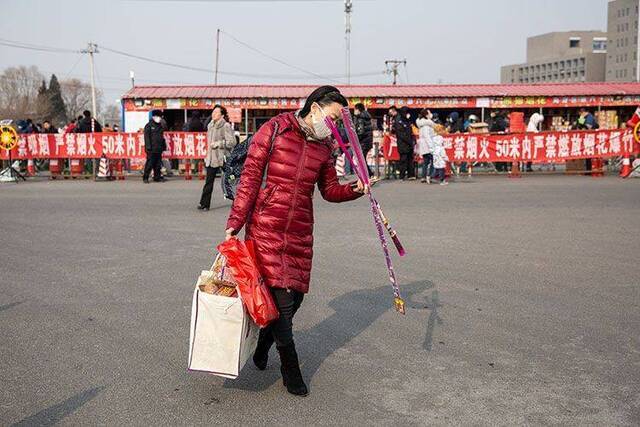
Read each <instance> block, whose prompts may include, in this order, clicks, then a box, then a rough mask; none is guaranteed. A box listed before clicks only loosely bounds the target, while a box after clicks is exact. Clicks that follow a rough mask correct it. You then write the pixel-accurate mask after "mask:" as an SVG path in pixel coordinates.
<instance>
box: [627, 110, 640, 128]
mask: <svg viewBox="0 0 640 427" xmlns="http://www.w3.org/2000/svg"><path fill="white" fill-rule="evenodd" d="M639 122H640V107H638V108H636V112H635V113H633V116H631V118H630V119H629V120H628V121H627V127H628V128H630V129H634V128H635V127H636V125H637V124H638V123H639Z"/></svg>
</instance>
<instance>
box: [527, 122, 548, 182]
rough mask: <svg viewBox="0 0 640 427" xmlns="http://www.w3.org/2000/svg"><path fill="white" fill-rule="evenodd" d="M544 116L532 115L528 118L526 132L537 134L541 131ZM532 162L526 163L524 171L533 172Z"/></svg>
mask: <svg viewBox="0 0 640 427" xmlns="http://www.w3.org/2000/svg"><path fill="white" fill-rule="evenodd" d="M543 121H544V116H543V115H542V114H540V113H533V114H532V115H531V117H530V118H529V124H528V125H527V132H532V133H538V132H540V131H541V130H542V122H543ZM532 165H533V162H527V163H526V171H527V172H533V167H532Z"/></svg>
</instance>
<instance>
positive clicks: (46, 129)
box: [42, 120, 58, 133]
mask: <svg viewBox="0 0 640 427" xmlns="http://www.w3.org/2000/svg"><path fill="white" fill-rule="evenodd" d="M42 133H58V129H56V128H54V127H53V126H51V122H50V121H49V120H45V121H44V122H42Z"/></svg>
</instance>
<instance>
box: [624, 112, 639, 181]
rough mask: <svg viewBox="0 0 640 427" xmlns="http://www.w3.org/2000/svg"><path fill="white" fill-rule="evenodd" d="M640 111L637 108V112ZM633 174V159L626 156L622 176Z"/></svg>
mask: <svg viewBox="0 0 640 427" xmlns="http://www.w3.org/2000/svg"><path fill="white" fill-rule="evenodd" d="M637 112H638V111H637V110H636V113H637ZM629 175H631V159H629V157H624V158H623V159H622V168H621V169H620V176H621V177H622V178H627V177H628V176H629Z"/></svg>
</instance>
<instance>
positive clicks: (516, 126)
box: [509, 111, 527, 133]
mask: <svg viewBox="0 0 640 427" xmlns="http://www.w3.org/2000/svg"><path fill="white" fill-rule="evenodd" d="M526 128H527V127H526V125H525V123H524V113H523V112H520V111H513V112H512V113H509V132H511V133H522V132H524V131H525V129H526Z"/></svg>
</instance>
